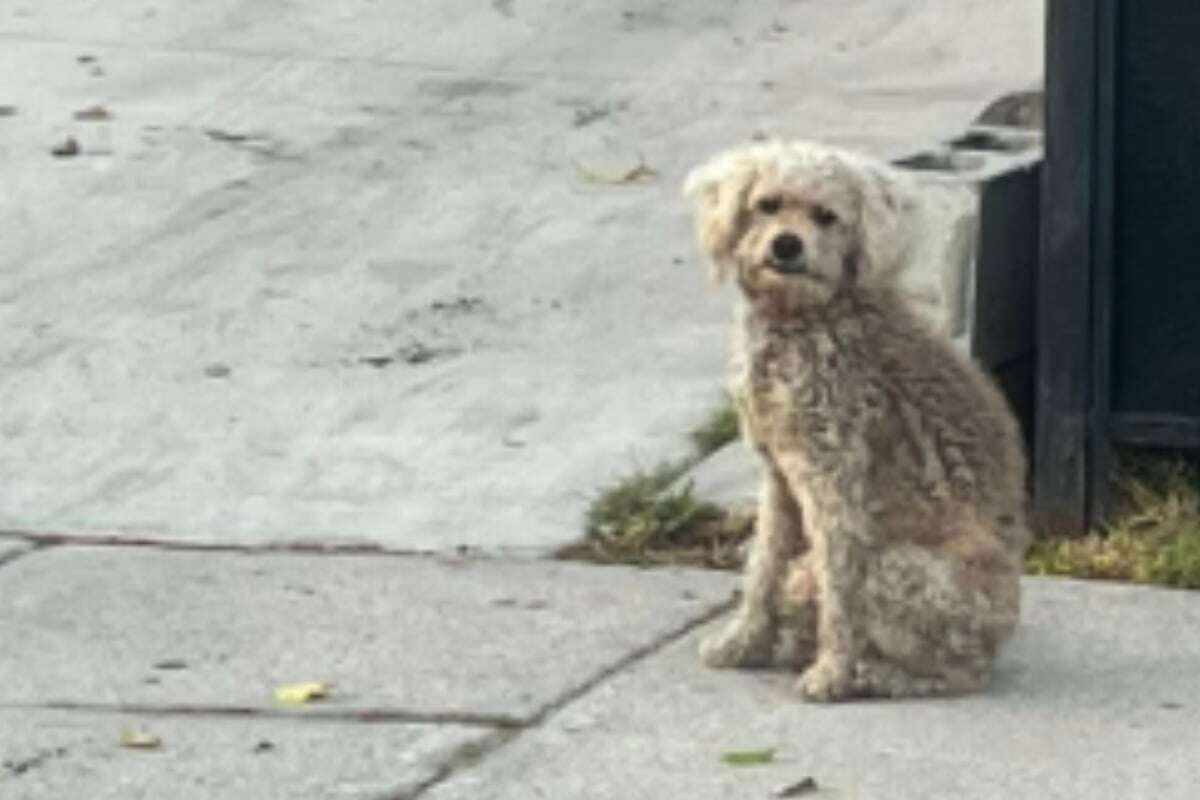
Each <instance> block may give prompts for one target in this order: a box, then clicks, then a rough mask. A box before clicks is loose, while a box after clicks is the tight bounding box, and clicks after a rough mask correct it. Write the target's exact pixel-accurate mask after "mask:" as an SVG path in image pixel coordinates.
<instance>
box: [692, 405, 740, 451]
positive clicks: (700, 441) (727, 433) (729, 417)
mask: <svg viewBox="0 0 1200 800" xmlns="http://www.w3.org/2000/svg"><path fill="white" fill-rule="evenodd" d="M737 437H738V416H737V409H736V408H735V407H734V405H733V400H732V399H730V397H729V395H725V398H724V400H723V401H722V403H721V404H720V405H719V406H717V407H716V408H714V409H713V410H712V411H711V412H709V415H708V416H707V417H705V419H704V421H703V422H701V423H700V424H699V425H697V426H696V427H695V428H693V429H692V432H691V434H689V438H690V439H691V440H692V446H693V447H695V448H696V452H697V453H699V454H700V455H701V456H706V455H708V454H709V453H712V452H715V451H716V450H719V449H721V448H722V447H724V446H725V445H727V444H729V443H730V442H732V441H733V440H734V439H736V438H737Z"/></svg>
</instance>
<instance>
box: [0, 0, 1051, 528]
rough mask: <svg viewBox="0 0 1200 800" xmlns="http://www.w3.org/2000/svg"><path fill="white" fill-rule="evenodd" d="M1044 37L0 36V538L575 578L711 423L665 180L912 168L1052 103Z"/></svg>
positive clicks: (925, 10)
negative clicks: (737, 167)
mask: <svg viewBox="0 0 1200 800" xmlns="http://www.w3.org/2000/svg"><path fill="white" fill-rule="evenodd" d="M1041 16H1042V12H1041V2H1040V0H1015V1H1014V2H1008V3H1003V4H1001V3H996V2H994V0H869V1H868V0H849V1H848V0H810V1H809V2H787V3H776V4H771V5H769V6H762V5H760V4H757V3H729V2H727V0H689V2H687V3H686V4H685V3H664V2H659V1H658V0H631V2H626V3H623V4H621V5H620V6H614V5H613V4H612V3H611V2H607V0H580V1H579V2H571V3H549V2H545V0H515V1H500V0H498V1H497V2H493V3H490V4H489V3H487V2H484V1H483V0H422V1H421V2H414V1H412V0H409V1H408V2H404V3H379V2H370V0H344V1H342V2H337V3H330V2H321V1H320V0H286V1H285V0H253V1H251V0H212V1H211V2H204V3H194V2H185V1H184V0H161V1H160V2H156V3H154V4H153V5H152V6H148V5H146V4H145V3H141V2H132V0H110V1H109V2H104V3H95V4H82V5H81V4H79V3H72V2H67V0H39V2H36V3H35V2H31V1H28V2H27V1H26V0H0V105H2V106H6V107H11V109H12V113H10V114H7V115H4V116H0V176H2V177H0V180H2V182H3V186H4V190H3V191H0V226H2V230H3V235H2V236H0V436H2V437H3V447H0V529H4V528H10V529H23V530H67V531H71V532H74V533H82V534H87V533H91V534H92V535H95V536H110V535H115V536H118V537H122V536H123V537H128V538H132V537H147V536H149V537H153V538H159V539H164V540H172V541H193V542H195V541H212V540H214V539H216V540H220V541H234V542H238V543H242V544H256V543H258V544H261V543H265V542H291V543H295V542H307V543H313V542H322V543H329V542H332V541H338V542H341V543H372V544H375V545H382V546H387V547H391V548H397V549H420V550H446V549H452V548H454V547H456V546H459V545H470V546H473V547H483V548H487V549H491V550H496V549H502V548H503V549H509V550H521V551H536V552H540V551H544V550H545V549H547V548H549V547H553V546H555V545H559V544H562V543H564V542H566V541H568V540H570V539H571V538H573V537H574V536H575V535H576V532H577V529H578V522H579V518H580V513H581V511H582V509H583V507H584V505H585V504H586V502H587V499H588V498H589V497H590V496H591V494H592V493H593V492H594V491H595V490H596V488H597V487H598V486H600V485H601V484H603V483H605V482H607V481H609V480H611V479H613V477H614V476H617V475H621V474H624V473H626V472H627V471H628V470H629V469H630V468H632V467H633V466H635V465H637V464H643V465H645V464H653V463H655V462H656V461H657V460H659V459H661V458H666V457H671V456H673V455H675V454H678V453H679V452H681V451H682V449H683V448H684V447H686V439H685V433H686V431H687V430H688V429H689V427H691V426H692V425H694V424H695V423H697V422H699V421H700V420H701V419H702V418H703V417H704V415H705V413H706V412H707V411H708V410H709V409H710V408H711V407H712V405H713V404H715V403H716V402H717V400H718V398H719V394H720V387H721V382H722V376H723V365H724V353H725V332H726V329H727V325H726V319H727V317H728V307H727V301H726V298H724V297H723V296H721V295H720V294H719V293H717V292H714V291H711V289H710V288H709V287H708V286H707V285H706V279H705V272H704V269H703V267H702V266H701V265H700V264H699V263H698V259H697V258H696V254H695V246H694V244H693V241H692V234H691V231H690V223H689V219H688V216H687V215H688V209H687V208H686V207H685V205H684V203H683V202H682V201H681V199H680V197H679V186H680V183H681V181H682V177H683V174H684V173H685V171H686V170H687V169H688V168H689V167H691V166H692V165H694V164H695V163H697V162H698V161H700V160H701V159H702V158H705V157H707V156H708V155H709V154H711V153H712V152H713V151H714V150H716V149H717V148H720V147H724V146H727V145H729V144H732V143H735V142H740V141H744V140H745V139H747V138H748V137H749V136H751V135H752V134H754V133H756V132H775V133H780V134H787V135H801V136H807V137H813V138H823V139H828V140H832V141H834V142H837V143H840V144H843V145H849V146H855V147H861V148H865V149H868V150H871V151H874V152H876V153H878V154H880V155H885V156H886V155H900V154H902V153H909V152H912V151H914V150H916V149H918V148H920V147H924V146H926V145H928V144H929V143H931V142H933V141H936V140H937V139H938V138H939V137H944V136H948V135H951V134H953V133H955V132H957V131H959V130H960V129H961V128H962V127H963V126H964V125H966V124H967V123H968V122H969V121H970V120H971V118H972V117H973V116H974V115H975V114H976V113H977V112H978V111H979V110H980V109H981V108H982V106H983V105H984V104H986V103H987V102H988V101H990V100H991V99H992V98H993V97H995V96H996V95H998V94H1001V93H1003V92H1006V91H1009V90H1012V89H1014V88H1023V87H1025V86H1028V85H1030V84H1035V83H1037V82H1038V81H1039V79H1040V71H1041ZM97 106H99V109H97V108H96V107H97ZM76 115H82V116H83V117H84V119H76ZM67 137H73V138H74V140H75V141H76V142H77V144H78V146H79V148H80V153H79V154H78V155H76V156H74V157H62V158H56V157H54V156H52V155H51V153H50V151H51V149H52V148H55V147H57V146H58V145H61V144H63V143H64V142H65V141H66V139H67ZM639 162H644V165H645V166H646V167H647V168H648V170H649V171H645V170H644V171H642V172H635V168H636V167H637V166H638V165H639ZM630 175H633V179H632V180H630V182H625V180H626V176H630ZM638 176H640V177H638Z"/></svg>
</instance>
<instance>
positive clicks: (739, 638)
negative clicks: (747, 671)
mask: <svg viewBox="0 0 1200 800" xmlns="http://www.w3.org/2000/svg"><path fill="white" fill-rule="evenodd" d="M773 638H774V637H773V636H772V635H771V632H770V630H768V629H766V628H752V627H750V626H747V625H744V624H739V623H738V622H734V623H731V624H730V625H729V626H728V627H727V628H725V629H724V630H722V631H721V632H720V633H718V634H715V635H713V636H710V637H708V638H706V639H704V640H703V641H701V642H700V660H701V661H702V662H704V664H705V665H707V666H709V667H714V668H717V669H725V668H731V667H765V666H769V665H770V663H771V658H772V650H773Z"/></svg>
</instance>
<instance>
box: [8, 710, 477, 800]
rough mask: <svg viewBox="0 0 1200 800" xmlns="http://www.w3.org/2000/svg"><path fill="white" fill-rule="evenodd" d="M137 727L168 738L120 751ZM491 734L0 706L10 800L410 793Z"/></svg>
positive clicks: (269, 799)
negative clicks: (128, 733)
mask: <svg viewBox="0 0 1200 800" xmlns="http://www.w3.org/2000/svg"><path fill="white" fill-rule="evenodd" d="M126 729H130V730H137V731H142V732H145V733H147V734H151V735H153V736H155V737H157V738H158V739H159V740H161V746H160V747H158V748H155V749H152V750H135V749H129V748H124V747H121V746H120V740H121V735H122V732H123V731H124V730H126ZM496 735H497V734H496V733H495V732H494V731H490V730H488V729H486V728H470V727H464V726H459V725H412V724H392V723H369V724H364V723H353V722H338V721H321V720H308V721H305V722H304V723H299V724H298V723H297V722H295V721H290V722H289V721H287V720H281V719H266V718H254V717H243V718H212V717H204V716H197V715H185V716H180V715H175V716H161V715H151V716H147V715H141V716H138V715H127V714H107V713H87V712H79V713H72V712H65V711H53V710H41V709H22V710H19V711H17V710H12V709H4V710H0V797H3V798H4V799H5V800H54V799H56V798H73V797H86V798H92V799H93V800H142V799H143V798H144V799H145V800H150V798H171V800H213V798H245V800H251V798H252V799H253V800H285V798H286V800H380V799H381V798H384V797H392V798H394V797H407V796H408V795H409V794H410V793H412V792H413V791H415V790H416V789H417V788H418V787H420V786H421V785H423V784H425V783H428V782H429V781H431V780H433V779H434V778H435V777H437V776H438V775H439V773H440V772H441V771H442V770H443V769H445V768H446V767H447V766H448V765H450V764H451V763H453V762H454V760H455V758H456V756H457V754H459V753H461V752H463V750H464V748H472V747H478V746H480V745H483V744H484V743H485V742H487V741H488V739H489V737H492V736H496Z"/></svg>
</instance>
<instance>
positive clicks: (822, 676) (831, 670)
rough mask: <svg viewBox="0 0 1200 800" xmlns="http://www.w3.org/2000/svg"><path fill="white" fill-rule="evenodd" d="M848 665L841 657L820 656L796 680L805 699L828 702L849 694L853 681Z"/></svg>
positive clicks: (797, 688)
mask: <svg viewBox="0 0 1200 800" xmlns="http://www.w3.org/2000/svg"><path fill="white" fill-rule="evenodd" d="M851 678H852V673H851V669H850V665H849V664H847V663H845V662H844V661H843V660H842V659H838V658H832V657H830V656H821V657H820V658H818V659H817V660H816V661H815V662H814V663H813V665H812V666H810V667H809V668H808V669H806V670H805V671H804V673H803V674H801V676H800V678H799V680H797V681H796V690H797V691H799V692H800V695H801V696H802V697H803V698H804V699H805V700H811V701H813V702H818V703H830V702H833V701H835V700H844V699H846V698H847V697H849V696H850V693H851V689H852V685H853V681H852V680H851Z"/></svg>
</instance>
